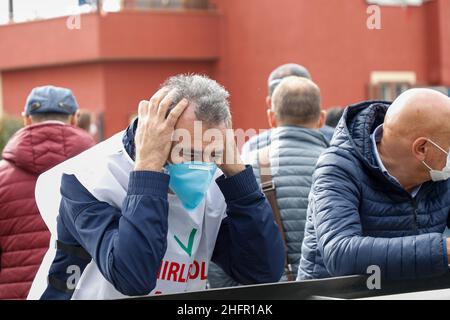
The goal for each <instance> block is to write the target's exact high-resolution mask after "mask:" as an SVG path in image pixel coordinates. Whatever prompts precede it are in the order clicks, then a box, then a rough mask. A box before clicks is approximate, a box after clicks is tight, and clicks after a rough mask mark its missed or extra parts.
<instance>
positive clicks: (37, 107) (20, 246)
mask: <svg viewBox="0 0 450 320" xmlns="http://www.w3.org/2000/svg"><path fill="white" fill-rule="evenodd" d="M77 110H78V104H77V102H76V100H75V97H74V96H73V94H72V92H71V91H70V90H69V89H64V88H57V87H53V86H45V87H38V88H34V89H33V90H32V91H31V93H30V95H29V96H28V99H27V101H26V104H25V109H24V112H23V114H22V115H23V118H24V124H25V128H23V129H21V130H19V131H18V132H17V133H16V134H15V135H14V136H13V137H12V138H11V140H10V141H9V142H8V144H7V145H6V147H5V149H4V150H3V154H2V157H3V160H2V161H0V253H1V255H0V299H25V298H26V297H27V295H28V292H29V290H30V287H31V283H32V281H33V279H34V276H35V274H36V272H37V270H38V267H39V265H40V264H41V261H42V258H43V257H44V254H45V253H46V251H47V249H48V247H49V241H50V233H49V231H48V229H47V226H46V224H45V223H44V221H43V220H42V218H41V216H40V214H39V211H38V208H37V206H36V202H35V197H34V189H35V185H36V180H37V178H38V176H39V175H40V174H41V173H43V172H45V171H47V170H48V169H50V168H52V167H54V166H55V165H57V164H59V163H60V162H62V161H64V160H66V159H68V158H71V157H73V156H75V155H77V154H79V153H81V152H82V151H84V150H86V149H88V148H90V147H91V146H93V145H94V141H93V139H92V138H91V136H89V135H88V134H87V133H86V132H84V131H83V130H81V129H78V128H76V127H75V126H74V124H75V121H76V113H77Z"/></svg>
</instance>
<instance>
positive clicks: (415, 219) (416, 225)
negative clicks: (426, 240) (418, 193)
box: [412, 198, 419, 231]
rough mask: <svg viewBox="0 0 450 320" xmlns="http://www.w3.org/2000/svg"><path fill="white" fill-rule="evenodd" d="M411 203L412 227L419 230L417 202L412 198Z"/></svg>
mask: <svg viewBox="0 0 450 320" xmlns="http://www.w3.org/2000/svg"><path fill="white" fill-rule="evenodd" d="M412 205H413V208H414V228H415V231H417V230H419V226H418V216H417V211H418V207H417V202H416V200H415V199H414V198H412Z"/></svg>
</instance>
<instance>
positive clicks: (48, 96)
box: [25, 86, 78, 116]
mask: <svg viewBox="0 0 450 320" xmlns="http://www.w3.org/2000/svg"><path fill="white" fill-rule="evenodd" d="M77 110H78V103H77V100H76V99H75V97H74V95H73V93H72V91H71V90H69V89H66V88H59V87H54V86H43V87H36V88H34V89H33V90H31V93H30V94H29V96H28V98H27V102H26V104H25V115H27V116H32V115H34V114H44V113H61V114H68V115H72V114H74V113H75V112H77Z"/></svg>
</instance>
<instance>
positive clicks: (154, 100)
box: [149, 88, 169, 116]
mask: <svg viewBox="0 0 450 320" xmlns="http://www.w3.org/2000/svg"><path fill="white" fill-rule="evenodd" d="M168 93H169V89H167V88H161V89H159V90H158V91H157V92H156V93H155V94H154V95H153V97H151V99H150V106H149V112H150V115H151V116H156V114H157V113H158V108H159V104H160V103H161V101H162V100H163V99H164V97H165V96H166V95H167V94H168Z"/></svg>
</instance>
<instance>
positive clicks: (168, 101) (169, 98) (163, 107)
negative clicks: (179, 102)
mask: <svg viewBox="0 0 450 320" xmlns="http://www.w3.org/2000/svg"><path fill="white" fill-rule="evenodd" d="M176 92H177V91H176V90H175V89H173V90H171V91H170V92H169V93H167V95H166V96H165V97H164V98H163V99H162V100H161V102H160V104H159V107H158V119H159V120H160V121H164V120H165V119H166V115H167V111H168V110H169V108H170V106H171V105H172V102H173V99H174V98H175V95H176Z"/></svg>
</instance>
